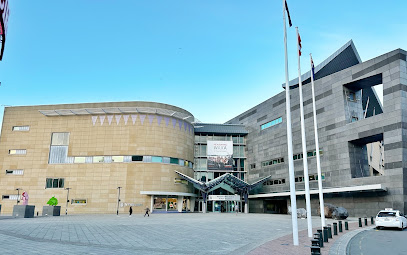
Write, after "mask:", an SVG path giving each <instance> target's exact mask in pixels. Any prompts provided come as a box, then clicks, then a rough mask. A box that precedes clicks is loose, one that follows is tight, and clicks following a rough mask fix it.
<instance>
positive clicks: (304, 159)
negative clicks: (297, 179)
mask: <svg viewBox="0 0 407 255" xmlns="http://www.w3.org/2000/svg"><path fill="white" fill-rule="evenodd" d="M296 30H297V39H298V43H297V48H298V52H297V53H298V84H299V88H298V90H299V92H300V113H301V141H302V155H303V157H302V162H303V165H304V181H305V205H306V209H307V224H308V237H312V219H311V198H310V194H309V174H308V159H307V158H308V157H307V141H306V139H305V124H304V105H303V98H302V81H301V66H300V52H301V48H300V42H301V41H300V34H299V32H298V27H296Z"/></svg>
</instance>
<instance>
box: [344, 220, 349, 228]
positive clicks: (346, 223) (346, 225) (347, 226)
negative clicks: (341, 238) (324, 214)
mask: <svg viewBox="0 0 407 255" xmlns="http://www.w3.org/2000/svg"><path fill="white" fill-rule="evenodd" d="M345 230H349V225H348V222H347V221H345Z"/></svg>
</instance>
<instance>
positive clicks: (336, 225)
mask: <svg viewBox="0 0 407 255" xmlns="http://www.w3.org/2000/svg"><path fill="white" fill-rule="evenodd" d="M333 224H334V235H335V236H337V235H338V223H336V222H334V223H333Z"/></svg>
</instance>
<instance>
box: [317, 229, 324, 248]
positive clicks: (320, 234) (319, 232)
mask: <svg viewBox="0 0 407 255" xmlns="http://www.w3.org/2000/svg"><path fill="white" fill-rule="evenodd" d="M317 232H318V234H319V247H324V239H323V237H322V229H317Z"/></svg>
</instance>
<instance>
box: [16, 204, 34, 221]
mask: <svg viewBox="0 0 407 255" xmlns="http://www.w3.org/2000/svg"><path fill="white" fill-rule="evenodd" d="M34 210H35V205H15V206H14V207H13V217H16V218H34Z"/></svg>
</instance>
